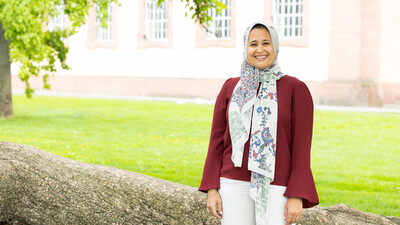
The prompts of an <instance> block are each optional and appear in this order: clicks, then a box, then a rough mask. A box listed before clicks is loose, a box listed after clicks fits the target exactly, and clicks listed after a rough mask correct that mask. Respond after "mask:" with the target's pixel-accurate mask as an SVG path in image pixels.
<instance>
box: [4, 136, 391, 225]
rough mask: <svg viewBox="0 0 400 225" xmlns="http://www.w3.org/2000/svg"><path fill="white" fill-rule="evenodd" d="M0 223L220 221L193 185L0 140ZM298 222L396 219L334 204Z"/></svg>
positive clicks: (382, 221) (385, 221) (309, 211)
mask: <svg viewBox="0 0 400 225" xmlns="http://www.w3.org/2000/svg"><path fill="white" fill-rule="evenodd" d="M391 219H392V220H393V221H396V219H398V218H391ZM397 221H398V220H397ZM2 223H3V224H4V223H7V224H20V225H22V224H24V225H25V224H28V225H34V224H35V225H36V224H185V225H186V224H219V223H220V222H219V221H218V220H217V219H215V218H213V217H212V216H211V215H210V214H209V213H208V210H207V207H206V196H205V194H203V193H200V192H198V191H197V189H196V188H194V187H189V186H185V185H181V184H177V183H172V182H168V181H165V180H161V179H158V178H154V177H150V176H146V175H143V174H138V173H134V172H130V171H126V170H122V169H117V168H112V167H107V166H101V165H93V164H88V163H81V162H77V161H74V160H71V159H68V158H64V157H61V156H57V155H54V154H51V153H48V152H45V151H42V150H40V149H37V148H34V147H31V146H27V145H21V144H14V143H10V142H0V224H2ZM298 224H302V225H305V224H313V225H315V224H327V225H330V224H332V225H333V224H335V225H338V224H346V225H349V224H396V223H394V222H392V221H391V220H389V219H388V218H386V217H383V216H380V215H375V214H372V213H365V212H360V211H357V210H355V209H352V208H350V207H348V206H345V205H339V206H334V207H327V208H324V207H315V208H312V209H306V210H304V213H303V217H302V219H301V221H300V222H299V223H298Z"/></svg>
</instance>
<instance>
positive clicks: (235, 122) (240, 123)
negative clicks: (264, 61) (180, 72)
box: [229, 22, 284, 224]
mask: <svg viewBox="0 0 400 225" xmlns="http://www.w3.org/2000/svg"><path fill="white" fill-rule="evenodd" d="M257 24H261V25H263V26H264V27H265V28H266V29H267V30H268V32H269V34H270V36H271V39H272V44H273V47H274V52H275V60H274V63H273V64H272V65H271V66H269V67H268V68H266V69H264V70H260V69H257V68H255V67H254V66H253V65H251V64H250V63H249V61H248V59H247V46H248V39H249V34H250V31H251V30H252V28H253V27H254V26H255V25H257ZM244 46H245V48H244V54H243V62H242V68H241V74H240V80H239V82H238V83H237V85H236V87H235V89H234V91H233V94H232V98H231V102H230V106H229V128H230V130H229V131H230V135H231V140H232V161H233V163H234V165H235V167H241V166H242V160H243V151H244V145H245V143H246V142H247V140H248V139H249V135H250V151H249V155H248V156H246V157H249V160H248V169H249V170H250V171H252V173H251V182H250V184H251V185H250V196H251V198H252V199H254V201H255V202H256V223H257V224H262V223H265V222H266V221H267V215H268V193H269V186H270V183H271V182H272V181H273V179H274V175H275V152H276V130H277V122H278V119H277V117H278V99H277V90H276V81H277V80H279V79H280V78H282V77H283V76H284V74H282V73H281V71H280V67H279V65H278V62H277V57H278V52H279V41H278V34H277V32H276V30H275V29H274V28H273V27H272V26H271V25H268V24H266V23H263V22H256V23H253V24H252V25H250V26H249V27H248V28H247V30H246V32H245V36H244ZM260 83H261V86H260V90H259V93H258V94H257V90H258V87H259V84H260ZM253 106H254V107H253ZM253 109H254V112H253ZM251 124H252V125H251ZM250 126H251V129H250ZM250 131H251V134H250Z"/></svg>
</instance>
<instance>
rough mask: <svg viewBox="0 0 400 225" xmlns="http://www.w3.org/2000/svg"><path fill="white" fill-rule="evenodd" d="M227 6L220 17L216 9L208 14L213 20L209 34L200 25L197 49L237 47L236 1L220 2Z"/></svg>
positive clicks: (197, 33) (197, 35) (197, 32)
mask: <svg viewBox="0 0 400 225" xmlns="http://www.w3.org/2000/svg"><path fill="white" fill-rule="evenodd" d="M219 1H220V2H221V3H223V4H225V5H226V8H225V9H223V10H221V11H222V12H221V15H218V14H217V12H216V10H215V9H210V10H209V11H208V12H207V13H208V15H209V16H211V18H212V20H213V21H212V22H210V23H209V26H208V28H207V29H208V32H206V29H205V28H204V27H203V26H201V25H199V26H198V28H197V31H196V47H197V48H205V47H228V48H234V47H235V38H236V32H235V1H236V0H219Z"/></svg>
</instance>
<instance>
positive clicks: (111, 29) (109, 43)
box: [87, 3, 118, 48]
mask: <svg viewBox="0 0 400 225" xmlns="http://www.w3.org/2000/svg"><path fill="white" fill-rule="evenodd" d="M107 12H108V17H107V20H106V23H107V27H106V28H104V27H102V26H101V20H100V18H97V15H98V14H99V13H100V7H99V6H97V5H96V6H95V7H93V8H92V9H91V11H90V12H89V19H88V39H87V40H88V42H87V46H88V48H98V47H105V48H116V47H117V12H118V7H117V5H116V4H115V3H109V4H108V6H107Z"/></svg>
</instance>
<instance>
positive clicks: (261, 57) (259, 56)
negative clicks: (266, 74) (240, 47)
mask: <svg viewBox="0 0 400 225" xmlns="http://www.w3.org/2000/svg"><path fill="white" fill-rule="evenodd" d="M254 58H256V60H257V61H263V60H265V59H266V58H267V56H266V55H258V56H255V57H254Z"/></svg>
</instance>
